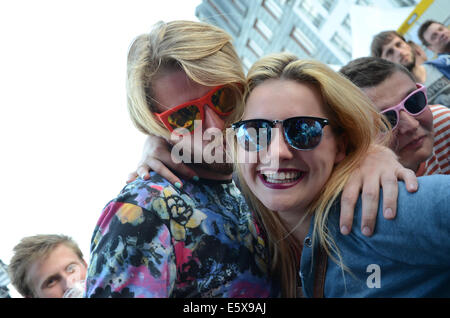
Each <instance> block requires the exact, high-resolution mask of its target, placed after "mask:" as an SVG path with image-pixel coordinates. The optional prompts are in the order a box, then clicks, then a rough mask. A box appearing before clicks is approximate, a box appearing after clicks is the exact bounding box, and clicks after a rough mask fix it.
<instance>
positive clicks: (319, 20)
mask: <svg viewBox="0 0 450 318" xmlns="http://www.w3.org/2000/svg"><path fill="white" fill-rule="evenodd" d="M298 7H299V9H300V11H302V13H303V14H305V15H306V16H308V18H309V19H310V20H311V22H312V24H314V25H315V26H316V27H317V28H318V29H319V28H320V27H321V26H322V24H323V22H324V21H325V19H324V18H323V16H322V15H321V14H320V13H319V12H318V11H317V8H316V7H315V6H314V3H313V2H312V1H311V0H302V1H301V2H300V3H299V5H298Z"/></svg>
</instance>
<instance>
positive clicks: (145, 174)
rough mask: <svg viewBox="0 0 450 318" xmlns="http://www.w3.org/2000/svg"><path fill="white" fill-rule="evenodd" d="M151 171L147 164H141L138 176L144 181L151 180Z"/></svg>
mask: <svg viewBox="0 0 450 318" xmlns="http://www.w3.org/2000/svg"><path fill="white" fill-rule="evenodd" d="M150 171H151V169H150V167H149V166H148V165H147V164H145V163H141V164H140V165H139V167H138V168H137V174H138V175H139V177H141V178H142V179H143V180H148V179H150Z"/></svg>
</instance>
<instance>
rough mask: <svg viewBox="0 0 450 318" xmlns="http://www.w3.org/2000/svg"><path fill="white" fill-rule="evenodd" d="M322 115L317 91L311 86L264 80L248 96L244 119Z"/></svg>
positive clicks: (323, 113) (291, 81) (321, 104)
mask: <svg viewBox="0 0 450 318" xmlns="http://www.w3.org/2000/svg"><path fill="white" fill-rule="evenodd" d="M324 115H325V111H324V106H323V101H322V97H321V94H320V91H319V89H318V88H316V87H315V86H314V85H312V84H308V83H298V82H296V81H293V80H280V79H276V80H267V81H265V82H264V83H262V84H260V85H258V86H257V87H256V88H254V89H253V90H252V92H251V93H250V95H249V97H248V99H247V103H246V106H245V112H244V118H245V119H251V118H262V119H272V120H274V119H286V118H289V117H295V116H318V117H323V116H324Z"/></svg>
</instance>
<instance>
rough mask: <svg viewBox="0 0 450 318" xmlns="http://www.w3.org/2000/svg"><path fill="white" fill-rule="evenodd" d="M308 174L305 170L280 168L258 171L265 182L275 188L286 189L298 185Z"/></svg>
mask: <svg viewBox="0 0 450 318" xmlns="http://www.w3.org/2000/svg"><path fill="white" fill-rule="evenodd" d="M305 175H306V172H305V171H299V170H278V171H267V172H262V171H260V172H259V173H258V176H259V177H260V179H261V181H262V182H263V184H264V185H265V186H267V187H269V188H273V189H286V188H290V187H292V186H294V185H296V184H297V183H298V182H300V181H301V180H302V179H303V178H304V176H305Z"/></svg>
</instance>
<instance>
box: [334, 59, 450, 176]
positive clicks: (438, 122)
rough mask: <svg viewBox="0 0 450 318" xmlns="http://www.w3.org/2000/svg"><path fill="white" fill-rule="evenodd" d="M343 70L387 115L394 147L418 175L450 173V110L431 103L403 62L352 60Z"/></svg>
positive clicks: (405, 164)
mask: <svg viewBox="0 0 450 318" xmlns="http://www.w3.org/2000/svg"><path fill="white" fill-rule="evenodd" d="M340 72H341V73H342V74H344V75H345V76H346V77H347V78H349V79H350V80H351V81H352V82H353V83H354V84H356V85H357V86H359V87H360V88H361V89H362V90H363V91H364V92H365V93H366V94H367V95H368V97H369V98H370V99H371V100H372V101H373V103H374V105H375V106H376V107H377V108H378V109H379V110H380V112H381V113H382V114H384V115H385V116H386V118H387V119H388V121H389V122H390V124H391V126H392V130H393V136H394V137H393V140H392V144H391V148H392V150H394V151H395V153H396V154H397V155H398V156H399V160H400V162H401V163H402V164H403V165H404V166H405V167H407V168H409V169H412V170H413V171H414V172H415V173H416V175H417V176H423V175H431V174H450V110H449V109H448V108H447V107H445V106H442V105H428V101H427V95H426V87H425V86H423V85H422V84H419V83H416V81H415V79H414V77H413V75H412V74H411V73H410V72H409V71H408V70H407V69H406V68H405V67H404V66H402V65H400V64H397V63H393V62H390V61H388V60H385V59H381V58H377V57H363V58H359V59H356V60H354V61H351V62H350V63H349V64H347V65H346V66H344V67H343V68H342V69H341V70H340Z"/></svg>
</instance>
